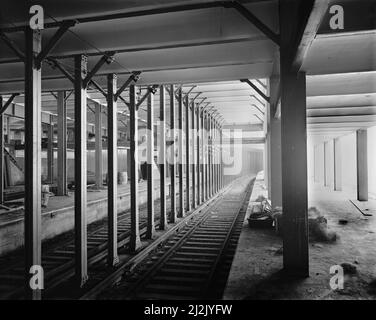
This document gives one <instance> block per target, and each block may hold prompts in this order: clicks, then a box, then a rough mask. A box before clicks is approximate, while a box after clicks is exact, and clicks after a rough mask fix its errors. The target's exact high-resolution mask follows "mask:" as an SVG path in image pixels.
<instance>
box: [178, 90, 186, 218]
mask: <svg viewBox="0 0 376 320" xmlns="http://www.w3.org/2000/svg"><path fill="white" fill-rule="evenodd" d="M178 103H179V110H178V112H179V123H178V126H179V213H178V217H179V218H182V217H183V216H184V215H185V208H184V177H183V175H184V169H183V163H184V152H183V149H184V135H183V92H182V89H181V88H180V89H179V98H178Z"/></svg>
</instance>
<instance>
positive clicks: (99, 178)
mask: <svg viewBox="0 0 376 320" xmlns="http://www.w3.org/2000/svg"><path fill="white" fill-rule="evenodd" d="M108 81H109V80H108ZM115 81H116V80H115ZM108 85H109V83H108ZM110 99H111V102H112V103H113V102H114V99H113V97H110ZM95 184H96V187H97V188H102V187H103V143H102V106H101V105H100V104H99V103H95Z"/></svg>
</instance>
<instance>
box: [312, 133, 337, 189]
mask: <svg viewBox="0 0 376 320" xmlns="http://www.w3.org/2000/svg"><path fill="white" fill-rule="evenodd" d="M314 150H315V151H316V148H314ZM333 153H334V190H335V191H341V190H342V154H341V140H340V138H336V139H334V140H333ZM315 161H316V159H314V161H313V163H314V166H315Z"/></svg>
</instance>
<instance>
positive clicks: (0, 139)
mask: <svg viewBox="0 0 376 320" xmlns="http://www.w3.org/2000/svg"><path fill="white" fill-rule="evenodd" d="M2 108H3V97H2V96H0V109H2ZM4 147H5V144H4V113H1V114H0V204H2V203H4Z"/></svg>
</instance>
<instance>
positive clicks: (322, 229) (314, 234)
mask: <svg viewBox="0 0 376 320" xmlns="http://www.w3.org/2000/svg"><path fill="white" fill-rule="evenodd" d="M256 202H257V204H255V205H253V207H252V212H251V214H250V216H249V218H248V223H249V226H250V227H253V228H255V227H263V228H267V227H268V228H269V227H274V228H275V230H276V232H277V234H278V235H280V236H283V210H282V208H281V207H275V208H274V209H273V208H272V207H271V205H270V203H269V202H268V200H267V199H266V198H264V197H263V196H259V197H258V198H257V199H256ZM308 228H309V238H310V241H321V242H335V241H336V240H337V234H336V233H335V232H334V231H331V230H330V229H329V228H328V221H327V219H326V218H325V217H324V216H323V215H322V214H321V212H320V211H319V210H318V209H317V208H315V207H311V208H309V209H308Z"/></svg>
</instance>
